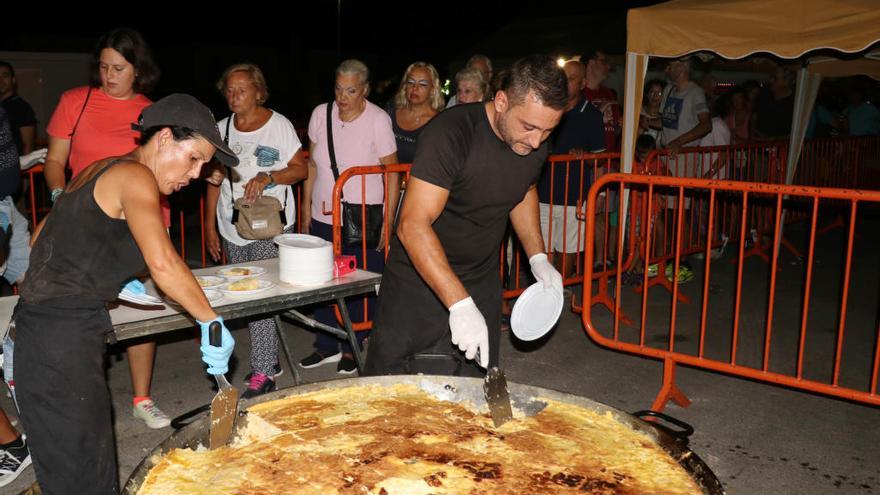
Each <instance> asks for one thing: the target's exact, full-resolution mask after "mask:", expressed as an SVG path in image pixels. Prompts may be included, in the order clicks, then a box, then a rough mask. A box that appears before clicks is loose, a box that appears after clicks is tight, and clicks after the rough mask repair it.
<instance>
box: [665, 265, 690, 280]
mask: <svg viewBox="0 0 880 495" xmlns="http://www.w3.org/2000/svg"><path fill="white" fill-rule="evenodd" d="M693 279H694V272H692V271H691V269H690V268H688V267H687V266H686V265H680V266H679V267H678V281H677V283H678V284H679V285H680V284H686V283H688V282H690V281H691V280H693ZM666 280H669V281H670V282H672V266H671V265H669V266H667V267H666Z"/></svg>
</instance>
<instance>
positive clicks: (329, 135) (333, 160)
mask: <svg viewBox="0 0 880 495" xmlns="http://www.w3.org/2000/svg"><path fill="white" fill-rule="evenodd" d="M327 151H328V153H330V170H332V171H333V182H336V181H338V180H339V168H338V167H337V166H336V151H335V149H334V147H333V102H332V101H331V102H330V103H327ZM341 197H342V198H344V197H345V193H344V192H343V193H342V194H341Z"/></svg>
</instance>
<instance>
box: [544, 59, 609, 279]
mask: <svg viewBox="0 0 880 495" xmlns="http://www.w3.org/2000/svg"><path fill="white" fill-rule="evenodd" d="M563 70H564V71H565V77H566V79H567V80H568V103H567V104H566V106H565V113H564V114H563V115H562V120H561V121H560V122H559V127H557V128H556V130H555V131H554V132H553V135H552V136H551V138H550V141H551V143H552V148H551V153H552V154H554V155H558V154H563V155H564V154H571V155H574V156H575V158H578V159H579V158H581V157H582V155H583V154H584V153H599V152H601V151H603V150H604V149H605V124H604V121H603V118H602V113H601V112H599V110H598V109H597V108H596V107H595V106H594V105H591V104H590V101H588V100H587V99H586V98H585V97H584V96H583V95H582V91H583V89H584V86H585V85H586V68H585V67H584V64H583V63H581V62H580V61H577V60H570V61H569V62H567V63H566V64H565V66H564V67H563ZM593 165H594V163H593V162H592V161H567V162H556V163H553V164H547V165H545V166H544V171H543V173H542V174H541V180H540V182H538V199H539V201H540V213H541V233H542V235H543V237H544V239H545V240H549V241H550V243H551V246H550V248H551V250H552V251H553V252H554V253H563V255H562V256H555V255H554V256H553V264H554V265H555V266H556V268H557V269H559V270H560V271H561V272H562V274H563V276H569V275H570V274H571V272H572V268H573V266H574V261H575V260H576V258H577V256H569V255H573V254H576V253H579V252H580V251H582V250H583V236H584V234H585V230H584V222H583V221H580V220H578V219H577V206H578V204H580V203H582V202H583V201H584V197H585V196H586V191H587V190H589V188H590V184H591V183H592V180H593V179H594V177H593V172H594V171H593ZM599 165H601V164H599ZM582 176H583V178H582ZM566 178H567V179H568V180H566ZM551 188H552V189H553V192H552V194H551V192H550V190H551ZM551 219H552V221H551ZM551 225H552V228H551Z"/></svg>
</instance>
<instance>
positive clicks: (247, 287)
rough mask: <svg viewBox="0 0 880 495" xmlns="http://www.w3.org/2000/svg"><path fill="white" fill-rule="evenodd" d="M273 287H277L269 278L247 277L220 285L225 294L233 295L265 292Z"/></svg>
mask: <svg viewBox="0 0 880 495" xmlns="http://www.w3.org/2000/svg"><path fill="white" fill-rule="evenodd" d="M272 287H275V284H273V283H272V282H270V281H268V280H260V279H256V278H245V279H241V280H236V281H235V282H229V283H228V284H223V285H221V286H220V290H221V291H223V293H224V294H229V295H232V296H247V295H250V294H256V293H258V292H263V291H264V290H269V289H271V288H272Z"/></svg>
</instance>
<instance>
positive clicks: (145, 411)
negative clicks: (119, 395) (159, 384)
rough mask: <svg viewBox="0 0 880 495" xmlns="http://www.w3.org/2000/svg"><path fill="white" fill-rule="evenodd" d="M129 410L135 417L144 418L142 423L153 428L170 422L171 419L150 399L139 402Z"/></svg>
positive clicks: (161, 426)
mask: <svg viewBox="0 0 880 495" xmlns="http://www.w3.org/2000/svg"><path fill="white" fill-rule="evenodd" d="M131 412H132V414H133V415H134V417H135V418H138V419H142V420H144V423H146V424H147V426H149V427H150V428H152V429H154V430H157V429H159V428H165V427H166V426H168V425H170V424H171V419H170V418H169V417H168V416H167V415H166V414H165V413H163V412H162V410H161V409H159V408H158V407H156V404H154V403H153V401H152V400H150V399H147V400H145V401H141V402H139V403H138V405H136V406H134V407H132V408H131Z"/></svg>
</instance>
